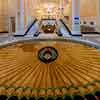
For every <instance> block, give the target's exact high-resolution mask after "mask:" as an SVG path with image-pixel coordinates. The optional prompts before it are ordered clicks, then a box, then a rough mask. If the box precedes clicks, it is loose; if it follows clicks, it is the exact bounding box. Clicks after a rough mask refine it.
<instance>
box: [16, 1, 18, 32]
mask: <svg viewBox="0 0 100 100" xmlns="http://www.w3.org/2000/svg"><path fill="white" fill-rule="evenodd" d="M18 32H19V28H18V0H16V33H18Z"/></svg>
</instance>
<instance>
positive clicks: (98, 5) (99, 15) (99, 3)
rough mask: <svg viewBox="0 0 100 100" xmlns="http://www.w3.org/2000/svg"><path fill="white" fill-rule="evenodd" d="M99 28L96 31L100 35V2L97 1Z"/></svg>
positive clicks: (99, 0)
mask: <svg viewBox="0 0 100 100" xmlns="http://www.w3.org/2000/svg"><path fill="white" fill-rule="evenodd" d="M96 19H97V28H96V31H97V32H98V33H100V0H97V18H96Z"/></svg>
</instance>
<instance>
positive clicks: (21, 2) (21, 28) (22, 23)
mask: <svg viewBox="0 0 100 100" xmlns="http://www.w3.org/2000/svg"><path fill="white" fill-rule="evenodd" d="M23 32H24V0H20V33H22V34H23Z"/></svg>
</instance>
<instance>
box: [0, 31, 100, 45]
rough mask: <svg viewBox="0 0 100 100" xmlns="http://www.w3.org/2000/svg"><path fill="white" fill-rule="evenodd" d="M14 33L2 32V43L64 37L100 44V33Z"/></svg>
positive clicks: (0, 37)
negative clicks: (59, 34)
mask: <svg viewBox="0 0 100 100" xmlns="http://www.w3.org/2000/svg"><path fill="white" fill-rule="evenodd" d="M13 34H14V33H9V34H8V33H5V34H1V35H0V44H2V43H4V44H5V43H9V42H13V41H19V40H27V39H28V40H29V39H63V38H70V39H71V38H73V39H76V40H84V41H88V42H91V43H96V44H100V35H99V34H84V35H82V36H81V37H80V36H67V35H66V36H64V37H59V36H57V35H56V34H48V35H45V34H41V35H40V36H38V37H33V36H31V35H28V36H25V37H14V35H13Z"/></svg>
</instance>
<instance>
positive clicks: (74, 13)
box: [72, 0, 81, 36]
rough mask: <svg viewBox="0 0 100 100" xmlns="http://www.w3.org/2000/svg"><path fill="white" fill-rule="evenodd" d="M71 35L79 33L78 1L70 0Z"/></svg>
mask: <svg viewBox="0 0 100 100" xmlns="http://www.w3.org/2000/svg"><path fill="white" fill-rule="evenodd" d="M72 35H75V36H77V35H81V33H80V0H72Z"/></svg>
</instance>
